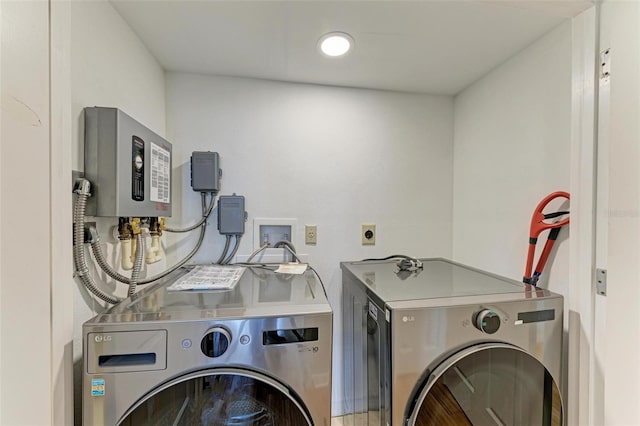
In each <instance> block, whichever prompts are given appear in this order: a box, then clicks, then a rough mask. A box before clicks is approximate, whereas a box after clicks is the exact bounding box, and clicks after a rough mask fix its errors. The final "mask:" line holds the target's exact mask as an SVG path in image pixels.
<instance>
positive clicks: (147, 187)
mask: <svg viewBox="0 0 640 426" xmlns="http://www.w3.org/2000/svg"><path fill="white" fill-rule="evenodd" d="M84 123H85V124H84V135H85V143H84V173H85V178H86V179H88V180H89V181H90V182H91V194H92V196H91V197H89V200H88V202H87V215H88V216H116V217H120V216H122V217H160V216H163V217H169V216H171V168H172V154H171V144H170V143H169V142H168V141H167V140H165V139H164V138H162V137H161V136H159V135H158V134H156V133H154V132H153V131H151V130H149V129H148V128H147V127H145V126H144V125H142V124H140V123H139V122H137V121H136V120H134V119H133V118H131V117H129V116H128V115H127V114H125V113H124V112H122V111H120V110H119V109H117V108H104V107H89V108H85V109H84Z"/></svg>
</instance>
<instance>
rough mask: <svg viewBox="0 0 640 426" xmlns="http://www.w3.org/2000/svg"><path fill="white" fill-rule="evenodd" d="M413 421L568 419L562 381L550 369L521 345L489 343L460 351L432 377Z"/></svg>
mask: <svg viewBox="0 0 640 426" xmlns="http://www.w3.org/2000/svg"><path fill="white" fill-rule="evenodd" d="M417 395H418V396H417V397H416V398H415V400H414V402H415V403H414V404H413V407H411V408H410V412H409V413H408V416H407V417H408V424H409V425H412V426H413V425H415V426H427V425H438V426H440V425H457V426H463V425H474V426H483V425H487V426H488V425H490V426H496V425H505V426H506V425H529V426H534V425H544V426H547V425H554V426H555V425H562V420H563V413H562V402H561V398H560V392H559V387H558V385H557V383H556V382H555V380H554V378H553V377H552V376H551V374H550V373H549V372H548V371H547V369H546V368H545V367H544V366H543V365H542V364H541V363H540V362H539V361H538V360H537V359H536V358H534V357H533V356H531V355H529V354H528V353H526V352H524V351H522V350H521V349H519V348H517V347H514V346H510V345H506V344H493V343H487V344H482V345H477V346H472V347H470V348H467V349H465V350H463V351H460V352H458V353H456V354H454V355H453V356H451V357H450V358H448V359H447V360H445V361H444V362H442V363H441V364H440V365H439V366H438V367H437V368H436V369H435V370H434V371H433V372H432V373H431V374H430V375H429V377H428V379H427V382H426V384H425V385H424V387H423V388H422V390H421V391H420V392H419V393H418V394H417Z"/></svg>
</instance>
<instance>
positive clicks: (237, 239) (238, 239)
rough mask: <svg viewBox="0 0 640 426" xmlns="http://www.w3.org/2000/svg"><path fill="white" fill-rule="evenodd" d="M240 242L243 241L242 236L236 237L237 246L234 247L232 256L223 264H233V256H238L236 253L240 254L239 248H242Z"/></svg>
mask: <svg viewBox="0 0 640 426" xmlns="http://www.w3.org/2000/svg"><path fill="white" fill-rule="evenodd" d="M240 240H242V235H236V244H235V246H234V247H233V250H232V251H231V254H230V255H229V257H227V258H226V259H225V260H224V261H223V262H222V264H224V265H228V264H229V262H231V259H233V256H235V255H236V253H237V252H238V248H239V247H240Z"/></svg>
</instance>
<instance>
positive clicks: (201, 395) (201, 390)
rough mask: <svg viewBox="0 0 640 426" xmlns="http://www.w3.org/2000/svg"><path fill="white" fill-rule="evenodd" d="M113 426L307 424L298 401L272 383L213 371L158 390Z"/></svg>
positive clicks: (259, 377)
mask: <svg viewBox="0 0 640 426" xmlns="http://www.w3.org/2000/svg"><path fill="white" fill-rule="evenodd" d="M118 424H120V425H126V426H134V425H135V426H142V425H149V426H151V425H154V426H160V425H167V426H173V425H185V426H186V425H189V426H192V425H207V426H288V425H290V426H302V425H311V422H310V421H309V417H308V415H307V413H306V412H305V410H304V408H303V407H302V405H301V404H300V403H299V402H298V401H297V398H296V397H295V396H293V395H292V394H291V393H290V391H289V390H288V389H287V388H286V387H285V386H283V385H282V384H280V383H278V382H277V381H275V380H272V379H270V378H268V377H266V376H262V375H259V374H257V373H253V372H250V371H244V370H236V369H216V370H206V371H201V372H196V373H192V374H189V375H186V376H183V377H180V378H178V379H176V380H173V381H171V382H169V383H167V384H165V385H163V386H160V387H159V388H158V389H155V390H154V391H152V392H151V393H149V394H148V395H146V396H145V397H144V398H143V399H142V401H140V402H138V403H137V404H136V405H135V406H134V407H132V408H131V409H130V410H129V411H128V412H127V414H126V415H125V416H124V418H123V420H122V421H120V422H119V423H118Z"/></svg>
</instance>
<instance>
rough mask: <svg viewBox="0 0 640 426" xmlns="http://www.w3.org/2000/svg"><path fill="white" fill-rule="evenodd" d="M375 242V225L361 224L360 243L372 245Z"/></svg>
mask: <svg viewBox="0 0 640 426" xmlns="http://www.w3.org/2000/svg"><path fill="white" fill-rule="evenodd" d="M375 243H376V225H373V224H369V225H362V245H363V246H372V245H374V244H375Z"/></svg>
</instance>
